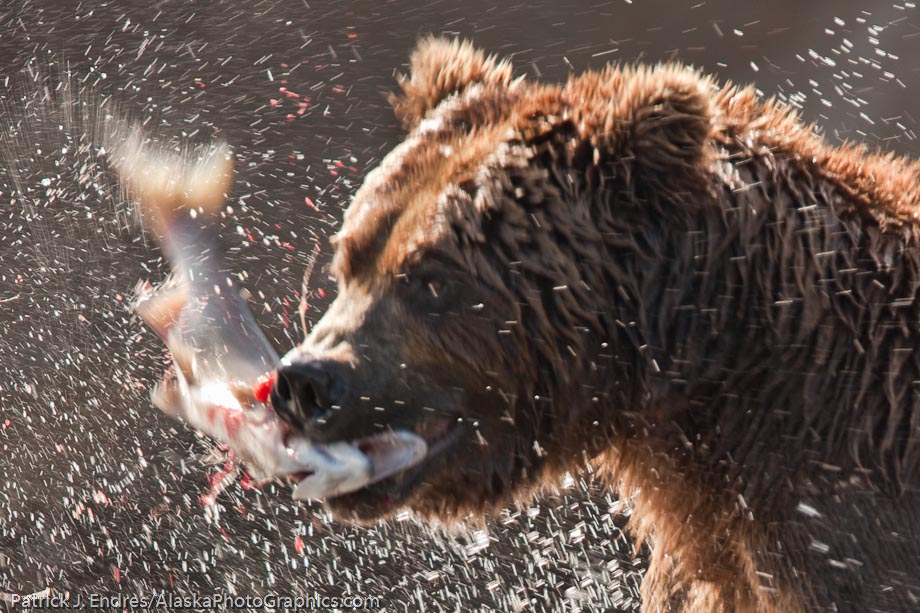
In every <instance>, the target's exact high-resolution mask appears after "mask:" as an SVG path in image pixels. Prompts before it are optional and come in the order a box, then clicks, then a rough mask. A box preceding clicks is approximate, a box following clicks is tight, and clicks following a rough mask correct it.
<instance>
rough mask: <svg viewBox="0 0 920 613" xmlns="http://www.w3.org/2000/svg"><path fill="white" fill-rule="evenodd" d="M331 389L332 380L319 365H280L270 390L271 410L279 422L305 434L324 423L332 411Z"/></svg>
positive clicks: (308, 363) (316, 363) (322, 365)
mask: <svg viewBox="0 0 920 613" xmlns="http://www.w3.org/2000/svg"><path fill="white" fill-rule="evenodd" d="M332 387H333V377H332V375H331V374H330V372H329V369H328V368H325V367H324V364H323V363H322V362H318V361H312V362H303V363H298V364H290V365H288V366H283V367H282V368H280V369H279V370H278V377H277V379H276V381H275V385H274V386H273V387H272V392H271V401H272V407H274V409H275V412H276V413H277V414H278V416H279V417H280V418H281V419H282V420H284V421H286V422H287V423H289V424H290V425H292V426H294V427H295V428H296V429H298V430H301V431H306V430H307V429H309V428H310V427H312V426H315V425H321V424H322V423H324V421H325V418H326V417H327V416H328V414H329V412H330V411H331V410H332V405H333V403H334V401H333V399H332V397H331V395H332Z"/></svg>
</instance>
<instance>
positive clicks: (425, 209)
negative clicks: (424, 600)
mask: <svg viewBox="0 0 920 613" xmlns="http://www.w3.org/2000/svg"><path fill="white" fill-rule="evenodd" d="M401 86H402V94H401V95H399V96H393V100H392V102H393V104H394V107H395V111H396V114H397V115H398V117H399V118H400V119H401V120H402V122H403V123H404V124H405V127H406V129H407V130H408V135H407V137H406V139H405V141H404V142H403V143H402V144H400V145H399V146H398V147H396V149H395V150H394V151H393V152H391V153H390V154H389V155H388V156H387V157H386V158H385V159H384V160H383V162H382V163H381V165H380V167H379V168H378V169H376V170H375V171H373V172H372V173H371V174H370V175H369V176H368V177H367V180H366V181H365V183H364V186H363V187H362V188H361V189H360V191H359V192H358V193H357V195H356V196H355V199H354V202H353V203H352V204H351V206H350V207H349V209H348V210H347V212H346V214H345V220H344V225H343V227H342V230H341V232H340V233H339V234H338V236H337V238H336V244H337V247H336V249H337V251H336V255H335V259H334V262H333V265H332V271H333V273H334V275H335V277H336V278H337V282H338V296H337V298H336V299H335V301H334V302H333V304H332V306H331V307H330V309H329V310H328V312H327V313H326V314H325V315H324V317H323V318H322V319H321V320H320V321H319V322H318V323H317V325H316V326H315V327H314V328H313V330H312V331H311V333H310V334H309V337H308V338H307V339H306V341H305V343H304V344H303V345H302V346H301V347H299V348H297V349H296V350H294V351H293V352H292V353H291V354H289V356H288V359H287V364H288V365H287V366H285V367H283V368H281V369H280V370H279V379H278V383H277V385H276V386H275V389H274V391H273V403H274V406H275V407H276V410H277V411H278V412H279V414H281V415H282V416H283V417H284V418H285V419H286V420H287V421H289V422H290V423H291V424H292V425H293V426H294V427H296V428H297V429H299V430H301V431H302V432H304V433H305V434H306V435H307V436H309V437H310V438H312V439H313V440H316V441H338V440H355V439H358V438H359V437H363V436H366V435H368V434H372V433H374V432H378V431H381V430H387V429H393V430H413V431H414V432H416V433H417V434H420V435H421V436H423V437H424V438H425V439H426V440H427V442H428V445H429V451H428V455H427V457H426V458H425V460H424V461H423V462H422V463H421V464H419V465H417V466H414V467H412V468H410V469H407V470H405V471H403V472H401V473H399V474H397V475H395V476H392V477H390V478H388V479H385V480H383V481H381V482H379V483H376V484H373V485H370V486H368V487H365V488H363V489H361V490H359V491H357V492H353V493H350V494H345V495H342V496H338V497H335V498H332V499H330V500H329V501H328V504H329V505H330V507H331V508H332V509H333V510H334V511H335V513H336V514H337V515H338V516H340V517H346V518H351V519H356V520H373V519H375V518H379V517H383V516H386V515H387V514H389V513H392V512H393V511H394V510H395V509H397V508H399V507H409V508H411V509H414V510H415V511H416V512H418V513H419V514H420V515H422V516H427V517H436V518H442V519H443V518H448V519H449V518H457V517H462V516H464V515H465V514H467V513H469V512H474V513H480V514H481V513H483V512H488V511H490V510H493V509H495V508H496V507H500V506H501V505H505V504H507V503H509V502H511V501H513V500H514V499H515V498H517V497H520V496H522V495H529V494H530V493H532V492H534V491H535V490H536V489H538V488H539V486H540V485H541V484H545V483H547V482H548V481H550V480H552V479H554V478H557V477H559V476H560V475H562V474H563V473H564V472H566V471H575V470H578V469H580V468H582V467H584V466H585V464H586V463H588V462H591V463H593V464H594V465H595V466H596V467H598V468H601V469H603V471H604V474H606V475H607V476H608V477H609V483H610V486H611V487H612V488H613V489H614V490H615V491H616V492H617V493H618V494H619V495H620V496H621V497H623V498H624V499H625V500H628V501H629V502H630V503H631V504H632V506H633V509H634V512H633V515H632V520H631V529H632V530H633V532H634V533H635V535H636V536H637V538H639V539H642V540H645V541H647V542H648V543H650V545H651V549H652V556H651V560H650V566H649V569H648V572H647V575H646V577H645V579H644V583H643V588H642V592H643V600H644V609H645V610H646V611H700V612H710V611H716V612H719V611H721V612H729V611H782V612H789V611H803V610H840V611H844V610H846V611H870V610H871V611H896V610H908V609H910V610H917V608H918V607H920V528H918V523H920V521H918V520H920V516H918V514H920V495H918V486H920V475H918V469H917V461H918V458H920V449H918V442H920V408H918V401H920V351H916V350H915V347H916V346H918V344H920V310H918V309H920V302H918V300H917V298H918V296H917V292H918V288H920V223H918V216H920V194H918V186H920V177H918V174H920V173H918V171H920V166H918V165H917V164H915V163H914V162H910V161H906V160H902V159H897V158H894V157H892V156H883V155H878V154H874V153H870V152H868V151H866V150H865V149H864V148H863V147H860V146H857V145H846V146H842V147H838V146H832V145H830V144H828V143H827V142H825V141H824V140H823V139H822V138H821V137H820V136H818V135H817V134H816V132H815V130H814V129H813V128H812V127H809V126H805V125H802V124H801V123H800V121H799V120H798V119H797V117H796V116H795V114H794V113H793V111H791V110H790V109H788V108H786V107H785V106H783V105H781V104H780V103H778V102H775V101H771V100H767V101H763V100H759V99H758V97H757V95H756V94H755V93H754V91H753V90H752V89H751V88H739V87H735V86H732V85H726V86H719V85H717V84H716V83H715V82H714V81H713V80H711V79H710V78H707V77H705V76H703V75H701V74H700V73H699V72H696V71H694V70H691V69H688V68H685V67H682V66H678V65H660V66H655V67H639V66H637V67H625V66H624V67H608V68H606V69H604V70H602V71H600V72H587V73H585V74H582V75H581V76H578V77H573V78H571V79H570V80H569V81H568V82H567V83H565V84H564V85H550V84H543V83H535V82H532V81H530V80H527V79H524V78H514V77H513V76H512V68H511V66H510V65H509V63H507V62H502V61H498V60H497V59H496V58H494V57H487V56H485V55H484V54H483V53H482V52H480V51H478V50H476V49H474V48H473V47H472V46H471V45H470V44H468V43H465V42H456V41H454V42H451V41H445V40H440V39H427V40H424V41H423V42H422V43H421V44H420V45H419V47H418V49H417V50H416V51H415V53H414V54H413V56H412V61H411V76H410V77H408V78H405V79H403V81H402V83H401Z"/></svg>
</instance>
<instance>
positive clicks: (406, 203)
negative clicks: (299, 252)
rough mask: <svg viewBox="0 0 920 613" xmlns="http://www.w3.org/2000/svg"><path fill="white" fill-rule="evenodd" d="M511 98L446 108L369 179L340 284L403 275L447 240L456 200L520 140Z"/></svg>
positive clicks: (473, 98)
mask: <svg viewBox="0 0 920 613" xmlns="http://www.w3.org/2000/svg"><path fill="white" fill-rule="evenodd" d="M508 93H509V92H507V91H505V92H499V91H476V90H474V91H472V92H469V93H468V94H467V95H466V96H464V97H463V98H462V99H458V100H451V101H447V102H445V103H443V104H442V105H441V106H440V107H438V108H437V109H435V111H434V112H432V113H430V114H429V116H428V117H427V118H426V119H425V120H423V121H422V122H421V123H420V124H419V125H418V127H417V128H415V129H414V130H413V132H412V133H411V134H410V135H409V137H408V138H407V139H406V140H405V141H403V142H402V143H401V144H400V145H399V146H397V147H396V148H395V149H394V150H393V151H392V152H390V153H389V154H388V155H387V156H386V157H385V158H384V160H383V162H382V163H381V164H380V166H379V167H378V168H376V169H375V170H373V171H372V172H371V173H370V174H369V175H368V177H367V178H366V180H365V182H364V184H363V186H362V187H361V189H360V190H359V191H358V193H357V194H356V195H355V198H354V201H353V202H352V204H351V205H350V206H349V207H348V210H347V211H346V213H345V220H344V223H343V226H342V229H341V231H340V232H339V234H338V235H337V236H336V238H335V242H336V244H337V251H336V256H335V259H334V262H333V272H334V274H335V275H336V276H337V277H338V278H340V279H347V278H351V277H363V276H369V277H380V276H390V275H395V274H399V273H400V272H403V271H404V269H405V268H406V266H407V265H409V264H410V263H411V260H412V259H413V258H415V257H417V256H418V255H419V254H420V253H421V252H423V251H424V250H425V248H426V247H428V246H431V245H434V244H436V243H437V242H439V241H440V240H442V239H443V238H444V237H445V235H446V233H447V231H448V230H449V223H450V217H449V215H448V214H446V212H445V204H447V202H448V200H449V197H450V194H451V193H455V192H456V190H458V189H460V188H459V185H461V184H463V183H465V182H468V181H472V180H474V179H475V177H476V175H477V173H478V172H479V169H480V168H481V167H482V166H483V165H484V164H487V163H488V161H489V160H490V159H492V158H493V157H494V153H495V151H496V150H497V149H498V148H499V144H500V143H502V142H507V141H508V140H511V139H514V138H515V137H516V134H517V133H518V127H519V124H520V118H521V115H520V109H518V108H517V107H515V106H514V105H513V104H512V101H511V100H508V98H509V96H508Z"/></svg>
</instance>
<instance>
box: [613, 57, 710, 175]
mask: <svg viewBox="0 0 920 613" xmlns="http://www.w3.org/2000/svg"><path fill="white" fill-rule="evenodd" d="M633 83H635V84H636V87H635V88H633V89H631V91H627V99H628V102H627V105H628V106H632V107H633V111H632V117H631V132H632V133H631V135H630V137H631V138H630V140H631V141H632V142H631V143H630V145H631V147H632V149H633V151H634V153H635V154H636V156H637V157H638V158H640V159H641V160H642V162H643V167H645V168H646V169H648V170H651V171H652V172H660V171H662V170H665V169H667V168H671V169H673V168H675V165H691V164H696V163H697V162H698V161H699V160H700V159H701V158H702V157H703V155H704V144H705V143H706V141H707V139H708V137H709V133H710V130H711V125H712V106H711V102H710V98H711V93H710V92H709V91H707V90H708V89H709V88H711V87H712V83H711V82H710V81H709V80H708V79H706V78H705V77H703V76H702V75H701V74H700V73H698V72H696V71H693V70H689V69H686V68H683V67H679V66H665V67H658V68H657V69H653V70H651V71H648V72H644V73H643V72H641V71H640V73H639V74H637V75H636V77H635V78H634V80H633Z"/></svg>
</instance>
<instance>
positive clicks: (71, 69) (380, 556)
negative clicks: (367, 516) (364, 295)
mask: <svg viewBox="0 0 920 613" xmlns="http://www.w3.org/2000/svg"><path fill="white" fill-rule="evenodd" d="M429 33H435V34H444V35H448V36H463V37H467V38H470V39H472V40H473V41H474V42H475V43H476V44H477V45H479V46H480V47H482V48H484V49H487V50H489V51H492V52H495V53H498V54H500V55H503V56H507V57H511V58H512V59H513V62H514V65H515V69H516V72H517V73H518V74H526V75H528V77H529V78H533V79H542V80H546V81H562V80H564V79H566V77H567V76H568V75H570V74H573V73H578V72H581V71H583V70H586V69H589V68H598V67H601V66H603V65H604V64H606V63H608V62H637V61H638V62H658V61H671V60H674V61H680V62H684V63H688V64H692V65H695V66H698V67H699V68H701V69H703V70H705V71H706V72H709V73H712V74H714V75H716V76H717V77H718V78H719V79H721V80H723V81H724V80H732V81H736V82H743V83H748V82H750V83H755V84H756V86H757V87H758V89H759V90H760V91H761V92H762V93H763V94H764V95H765V96H776V97H778V98H780V99H782V100H783V101H785V102H787V103H788V104H791V105H793V106H795V107H797V108H799V109H800V110H801V114H802V115H803V117H804V118H805V119H806V120H808V121H812V122H815V123H816V124H817V125H818V126H819V127H820V129H821V130H822V131H823V133H824V134H825V136H826V138H827V139H828V140H831V141H835V142H836V141H842V140H845V139H854V140H858V141H862V142H866V143H868V144H870V145H871V146H873V147H880V148H881V149H883V150H886V151H893V152H897V153H902V154H916V153H917V152H918V144H917V139H916V133H915V131H916V130H917V129H918V127H917V117H918V113H920V109H917V108H916V102H915V101H916V100H918V99H920V81H918V78H920V75H918V70H920V64H918V62H917V59H916V58H917V57H918V51H920V12H918V9H917V8H916V3H915V2H891V1H887V2H867V1H859V2H857V1H853V0H823V1H815V2H807V3H805V2H799V1H797V0H775V1H773V2H769V3H766V2H737V1H734V0H708V1H707V0H691V1H673V0H669V1H663V0H619V1H613V2H588V1H585V2H572V1H570V0H563V1H559V0H553V1H541V2H536V1H533V0H532V1H530V2H527V3H513V2H512V3H495V2H494V1H493V2H482V1H480V0H467V1H466V2H455V1H452V0H437V1H433V2H419V1H417V0H415V1H408V0H389V1H382V0H374V1H364V0H360V1H355V2H347V1H337V2H327V1H325V0H271V1H248V0H225V1H222V0H211V1H199V2H190V1H186V0H159V1H157V0H146V1H138V0H117V1H116V0H107V1H103V0H82V1H79V2H78V1H74V0H15V1H13V0H0V125H2V129H0V592H5V593H14V592H15V593H25V592H34V591H38V590H41V589H45V588H51V590H52V591H53V592H66V591H69V592H71V593H75V592H80V593H89V592H104V593H113V592H117V591H120V592H123V593H126V594H135V593H140V592H150V591H151V590H157V589H167V590H172V591H174V592H175V593H179V594H189V593H192V592H199V593H210V592H213V591H215V590H217V591H224V590H226V591H230V592H231V593H238V594H247V593H249V594H264V593H267V592H269V591H271V592H277V593H301V594H303V593H310V594H312V593H313V592H314V591H316V592H318V593H320V594H326V595H338V596H340V595H343V594H363V595H374V596H379V597H380V598H381V600H382V603H383V605H384V607H385V610H387V611H416V610H431V611H440V610H445V611H466V610H498V611H511V610H538V611H541V610H554V611H577V610H585V611H634V610H637V607H638V605H639V601H638V593H637V586H638V582H639V579H640V576H641V572H642V568H643V563H642V556H641V555H637V552H636V551H634V547H633V545H632V544H631V543H630V542H629V541H628V539H626V537H625V536H624V535H623V533H622V532H621V530H620V527H621V526H622V524H623V521H624V520H623V518H622V517H619V516H618V514H617V511H618V510H620V505H619V504H618V503H617V501H616V500H615V498H614V497H613V496H612V495H610V494H608V493H605V492H604V491H603V490H601V489H600V488H599V487H597V486H596V485H595V484H593V483H592V482H591V480H590V479H588V478H587V477H584V476H579V475H575V476H574V478H572V479H570V480H567V481H566V482H565V483H562V484H560V485H559V487H558V488H555V489H554V490H553V491H551V492H549V493H548V497H547V498H545V499H543V500H542V501H541V502H540V503H539V504H536V503H535V504H534V505H532V506H524V507H521V508H515V509H509V510H508V511H507V512H506V513H504V514H503V515H502V516H500V517H497V518H494V519H492V520H490V521H488V522H487V523H486V524H484V525H483V524H479V523H476V522H471V523H470V525H469V526H465V527H461V528H450V529H446V528H440V527H430V526H422V525H420V524H418V523H416V522H415V521H414V520H413V519H412V518H411V517H409V516H408V515H407V514H404V515H401V516H399V517H397V518H396V519H395V520H391V521H389V522H386V523H382V524H379V525H377V526H374V527H368V528H354V527H347V526H342V525H338V524H335V523H333V522H331V521H330V519H329V517H328V516H327V514H326V513H325V512H324V511H323V509H322V508H321V507H320V506H317V505H304V504H299V503H294V502H293V501H291V500H290V490H289V488H287V487H283V486H276V485H270V486H267V487H264V488H262V489H255V488H251V487H247V486H246V483H245V481H241V480H240V479H239V477H238V475H236V474H233V472H232V471H231V474H229V475H227V476H223V474H224V471H225V468H227V467H225V458H223V456H222V455H221V453H220V451H219V450H215V449H214V448H213V446H212V445H210V444H209V443H208V441H206V440H203V439H202V438H201V437H199V436H198V435H196V434H195V433H194V432H192V431H190V430H188V429H187V428H185V427H184V426H181V425H179V424H177V423H174V422H172V421H170V420H169V419H168V418H166V417H165V416H162V415H160V414H158V413H157V412H156V411H155V409H154V408H153V407H152V406H151V405H150V403H149V401H148V397H147V394H148V391H147V390H148V389H149V388H150V387H151V385H152V384H153V382H155V381H156V379H157V378H158V377H159V376H160V375H161V374H162V372H163V370H164V369H165V367H166V366H167V364H168V359H167V356H166V354H165V353H164V350H163V348H162V346H161V345H160V344H159V343H158V342H157V341H156V339H154V338H152V337H151V335H150V334H149V333H148V332H147V331H146V330H145V329H144V328H143V327H142V325H141V324H140V322H139V320H138V319H137V318H136V317H134V316H132V315H131V313H130V310H129V306H128V305H129V302H130V299H131V292H132V288H133V287H134V285H135V283H136V282H137V281H138V280H141V279H150V280H152V281H158V280H161V279H163V278H164V276H165V274H166V270H167V268H166V266H165V264H164V262H163V260H162V259H161V258H160V256H159V254H158V252H157V251H156V249H155V247H154V246H153V245H152V244H151V243H150V241H149V240H148V239H146V238H145V237H144V236H143V234H142V232H141V231H140V228H139V226H138V224H137V223H136V219H135V218H134V215H133V214H132V212H131V209H130V207H129V206H128V205H127V204H126V203H125V202H124V199H123V197H122V195H121V194H120V193H119V192H118V190H117V189H116V188H115V186H114V183H113V181H112V176H111V173H110V172H109V169H108V168H107V166H106V163H105V159H104V151H102V150H101V149H100V147H101V143H100V142H99V139H98V138H97V137H98V131H99V125H100V121H101V120H100V118H101V117H104V116H105V115H106V114H108V113H123V114H127V115H129V116H131V117H133V118H135V119H137V120H138V121H143V122H145V124H146V125H147V127H148V129H149V130H150V132H151V133H153V134H155V135H156V136H157V137H158V138H160V139H163V140H166V141H172V142H176V143H196V142H203V141H206V140H208V139H211V138H214V137H220V138H223V139H225V140H227V141H229V142H230V143H231V144H232V145H233V147H234V149H235V152H236V156H237V180H236V184H235V187H234V193H233V194H232V198H231V202H230V207H229V208H228V210H227V213H226V215H225V218H224V220H223V221H224V227H223V230H224V240H225V244H226V247H227V249H228V253H229V255H228V259H229V262H230V264H231V266H232V267H233V268H234V269H235V270H237V271H245V272H246V273H247V277H246V278H245V279H244V281H243V284H244V285H245V286H247V287H248V288H249V289H250V290H251V292H252V294H253V300H254V302H253V306H254V309H255V311H256V315H257V317H258V318H259V320H260V322H261V323H262V324H263V325H264V327H265V329H266V332H267V334H268V335H269V337H270V338H271V339H272V340H273V342H274V343H275V344H276V346H277V347H278V349H279V350H281V351H282V352H283V351H285V350H286V349H288V348H289V347H290V346H292V345H293V344H294V343H296V342H297V341H298V339H300V338H301V337H302V335H303V330H302V329H301V326H300V323H299V320H298V317H297V304H298V301H299V300H300V298H301V296H300V289H301V277H302V275H303V271H304V269H305V268H306V266H307V263H308V261H309V259H310V258H311V257H312V255H313V254H314V253H318V254H319V264H320V266H318V267H317V269H316V270H317V273H316V274H314V275H313V277H312V283H311V288H310V295H309V296H308V302H309V304H310V309H309V311H308V312H307V317H308V325H309V323H310V322H312V321H316V320H317V319H318V318H319V316H320V315H321V313H322V311H323V309H324V308H325V305H326V304H328V301H329V300H330V299H331V298H333V297H334V291H335V288H334V285H333V284H332V283H330V282H329V281H328V279H327V277H326V275H325V274H324V273H323V272H322V265H323V264H325V263H326V262H328V259H329V256H330V254H331V250H330V247H329V242H328V239H329V237H330V236H331V234H332V233H333V232H334V231H335V229H336V228H337V226H338V224H339V222H340V220H341V218H342V211H343V210H344V207H346V206H347V205H348V202H349V199H350V197H351V195H352V194H353V193H354V191H355V190H356V188H357V187H358V186H359V185H360V183H361V181H362V179H363V177H364V176H365V174H366V173H367V172H368V170H369V169H371V168H372V167H374V166H375V165H376V164H377V163H378V162H379V161H380V159H381V158H382V157H383V156H384V155H385V154H386V152H387V151H388V150H389V149H390V148H392V147H393V146H394V145H395V144H396V143H397V142H399V140H400V138H401V133H400V130H399V128H398V125H397V123H396V121H395V120H394V118H393V117H392V114H391V112H390V109H389V107H388V105H387V104H386V100H385V96H386V93H387V92H389V91H392V89H393V88H394V87H395V75H396V74H397V73H398V72H400V71H404V70H405V69H406V63H407V60H408V56H409V53H410V51H411V49H412V47H413V46H414V43H415V41H416V39H417V38H418V37H419V36H422V35H425V34H429ZM215 488H216V489H218V490H219V489H221V488H223V489H222V492H221V493H220V494H219V495H218V496H217V498H216V503H215V504H213V505H208V504H204V503H203V502H202V500H201V498H202V496H206V495H208V494H209V493H212V492H213V491H215ZM638 554H641V552H638Z"/></svg>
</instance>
